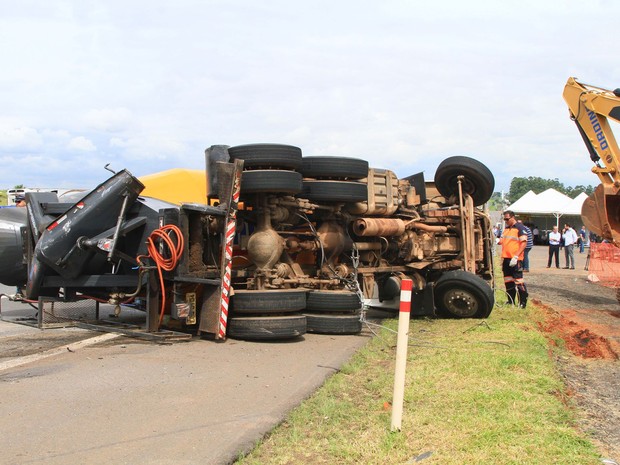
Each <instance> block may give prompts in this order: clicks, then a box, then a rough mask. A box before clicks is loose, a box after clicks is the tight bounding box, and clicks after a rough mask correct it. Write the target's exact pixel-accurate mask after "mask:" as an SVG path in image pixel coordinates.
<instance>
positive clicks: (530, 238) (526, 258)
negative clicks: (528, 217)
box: [517, 220, 534, 273]
mask: <svg viewBox="0 0 620 465" xmlns="http://www.w3.org/2000/svg"><path fill="white" fill-rule="evenodd" d="M517 223H519V224H521V225H523V229H525V233H526V234H527V244H526V246H525V250H524V251H523V271H524V272H526V273H529V272H530V250H532V247H534V235H533V234H532V230H531V229H530V228H528V227H527V226H525V225H524V224H523V221H521V220H517Z"/></svg>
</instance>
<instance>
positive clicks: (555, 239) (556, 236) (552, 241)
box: [547, 226, 562, 268]
mask: <svg viewBox="0 0 620 465" xmlns="http://www.w3.org/2000/svg"><path fill="white" fill-rule="evenodd" d="M560 239H562V235H561V234H560V231H558V227H557V226H554V227H553V231H551V232H550V233H549V260H547V268H551V260H552V259H553V257H554V256H555V267H556V268H559V267H560Z"/></svg>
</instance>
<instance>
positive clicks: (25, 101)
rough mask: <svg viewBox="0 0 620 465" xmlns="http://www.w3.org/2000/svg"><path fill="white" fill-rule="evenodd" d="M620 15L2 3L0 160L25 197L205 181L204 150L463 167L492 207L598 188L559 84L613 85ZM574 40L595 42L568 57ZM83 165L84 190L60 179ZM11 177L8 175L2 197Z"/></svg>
mask: <svg viewBox="0 0 620 465" xmlns="http://www.w3.org/2000/svg"><path fill="white" fill-rule="evenodd" d="M619 13H620V3H618V2H612V1H606V0H598V1H597V0H593V1H592V2H590V3H589V4H588V8H584V7H583V4H582V2H577V1H575V0H570V1H568V2H565V1H560V0H549V1H547V2H536V1H534V0H522V1H520V2H516V1H510V0H509V1H507V2H500V3H496V4H493V3H492V2H491V3H490V2H484V1H481V0H472V1H469V2H460V1H456V0H446V1H444V2H434V3H433V2H430V3H429V2H420V1H402V0H388V1H387V2H365V1H362V2H353V1H352V0H343V1H341V2H333V1H327V0H317V1H314V2H308V1H303V0H302V1H301V2H293V3H291V2H285V1H284V0H274V1H270V2H266V3H265V2H263V3H256V2H250V1H249V0H231V1H223V0H215V1H210V2H199V1H195V0H179V1H177V2H175V3H174V5H173V4H170V5H168V4H161V5H158V7H157V8H152V5H151V3H150V2H146V0H135V1H132V2H121V1H120V0H109V1H106V2H96V3H92V2H74V1H69V0H58V1H55V2H51V3H50V2H46V1H43V0H30V1H28V2H12V3H9V4H7V5H5V8H4V9H3V14H2V16H1V17H0V43H2V44H3V46H2V48H0V62H1V63H3V70H2V73H0V86H2V88H3V89H5V90H6V91H5V92H2V93H0V108H2V111H3V115H4V118H3V119H1V120H0V160H2V159H5V157H11V156H13V154H14V153H16V152H17V153H21V154H24V155H25V156H28V157H31V159H32V160H33V165H32V166H31V168H32V170H33V172H32V173H28V175H31V176H32V179H33V180H34V179H35V176H39V177H45V176H47V177H50V176H61V177H62V179H67V180H69V181H70V179H71V177H72V176H73V179H74V181H73V182H75V183H76V184H79V185H80V186H83V182H87V181H89V180H90V181H93V182H94V181H97V180H98V179H99V178H98V176H100V174H101V173H100V171H101V170H100V167H101V166H103V165H104V164H105V163H107V162H110V163H113V164H114V166H115V168H120V167H128V168H131V169H132V170H133V171H135V172H136V173H139V174H145V173H147V172H152V171H155V170H157V169H167V168H171V167H175V166H184V167H192V168H202V164H203V163H204V158H203V150H204V148H205V147H207V146H209V145H212V144H228V145H237V144H244V143H252V142H276V143H289V144H293V145H297V146H299V147H301V148H302V149H303V151H304V154H307V155H320V154H325V155H336V156H337V155H341V156H352V157H360V158H366V159H368V160H369V161H370V163H371V165H373V166H378V167H384V168H390V169H393V170H395V171H396V172H397V173H398V174H399V175H401V176H405V175H409V174H411V173H413V172H418V171H425V172H426V173H427V177H432V174H433V173H434V170H435V168H436V167H437V165H438V164H439V163H440V161H441V159H443V158H445V157H448V156H452V155H470V156H474V157H477V158H479V159H480V160H481V161H483V162H484V163H486V164H487V165H488V166H489V167H490V168H491V170H492V171H493V172H494V173H495V176H496V178H497V186H498V189H501V188H504V189H507V188H508V185H509V183H510V180H511V178H512V177H514V176H529V175H536V176H541V177H549V178H555V177H557V178H559V179H560V181H562V182H564V183H565V184H570V185H575V184H586V185H587V184H596V183H597V182H598V180H597V178H596V177H595V176H594V175H593V174H592V173H590V166H591V162H590V161H589V158H588V156H587V152H586V150H585V148H584V147H583V144H582V142H581V140H580V138H579V136H578V134H577V132H576V129H575V128H574V126H573V125H572V123H571V122H570V121H569V120H568V118H567V111H566V108H565V105H564V102H563V101H562V97H561V94H562V88H563V85H564V82H565V81H566V79H567V78H568V76H570V75H575V76H578V77H580V78H582V79H583V80H584V81H586V82H592V83H593V84H598V85H602V86H607V87H611V88H615V87H618V85H620V83H617V82H614V79H616V76H618V75H620V73H619V72H618V71H619V69H618V68H620V65H614V64H613V63H610V61H609V59H608V58H609V57H608V55H609V50H608V47H606V46H599V47H593V46H592V44H599V45H600V44H609V43H613V39H614V36H613V34H614V32H613V31H615V30H616V22H615V18H616V17H617V16H618V14H619ZM583 24H597V27H596V28H592V29H591V30H589V31H588V38H587V40H575V38H576V35H575V34H576V33H575V31H578V30H581V29H582V28H583ZM567 44H570V45H567ZM67 147H71V151H70V152H69V154H67V153H66V149H67ZM85 152H86V153H88V160H89V161H88V163H90V165H89V168H92V171H93V173H94V174H92V175H91V173H87V172H85V171H84V170H80V172H75V171H72V170H70V169H68V165H67V163H69V162H75V161H74V160H71V158H70V161H69V162H67V160H66V159H67V156H69V157H71V156H74V157H77V156H78V155H83V154H84V153H85ZM37 157H41V158H40V159H39V158H37ZM36 160H47V163H35V161H36ZM549 160H561V161H558V162H554V163H550V162H549ZM48 166H57V167H58V169H51V168H48ZM43 167H45V169H43ZM23 176H24V173H23V172H21V171H19V169H18V168H17V167H13V166H9V165H7V168H6V169H5V170H4V173H3V182H9V180H12V179H17V178H19V179H20V180H21V179H23ZM5 180H6V181H5ZM17 182H18V183H21V181H17ZM70 182H71V181H70ZM0 187H1V186H0Z"/></svg>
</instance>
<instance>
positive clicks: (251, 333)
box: [227, 315, 306, 341]
mask: <svg viewBox="0 0 620 465" xmlns="http://www.w3.org/2000/svg"><path fill="white" fill-rule="evenodd" d="M227 333H228V336H230V337H231V338H233V339H244V340H245V339H247V340H256V341H271V340H277V339H292V338H295V337H299V336H302V335H304V334H306V317H305V316H304V315H287V316H243V317H233V318H230V319H229V320H228V331H227Z"/></svg>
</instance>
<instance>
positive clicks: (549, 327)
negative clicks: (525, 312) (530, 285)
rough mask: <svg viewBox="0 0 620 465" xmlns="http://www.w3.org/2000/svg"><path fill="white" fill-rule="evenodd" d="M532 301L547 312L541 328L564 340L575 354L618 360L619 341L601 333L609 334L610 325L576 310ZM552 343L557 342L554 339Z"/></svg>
mask: <svg viewBox="0 0 620 465" xmlns="http://www.w3.org/2000/svg"><path fill="white" fill-rule="evenodd" d="M532 303H533V304H535V305H537V306H539V307H541V308H543V309H544V310H545V311H546V312H547V318H546V320H545V322H544V323H541V324H540V328H541V329H542V330H543V331H544V332H546V333H550V334H552V335H555V336H558V337H560V338H562V340H564V343H565V344H566V348H567V349H568V350H570V351H571V352H572V353H573V354H575V355H577V356H579V357H582V358H597V359H606V360H618V349H620V348H619V347H618V345H619V344H618V343H617V341H614V340H612V341H610V340H609V339H607V338H606V337H604V336H599V334H608V333H609V332H608V329H609V328H608V327H607V326H605V325H601V324H600V323H595V322H592V321H588V319H587V318H583V317H582V318H580V315H579V314H578V313H577V312H575V311H574V310H569V309H562V310H559V311H557V310H555V309H553V308H551V307H549V306H548V305H545V304H544V303H542V302H541V301H540V300H538V299H532ZM551 343H552V344H555V342H554V341H553V339H552V340H551Z"/></svg>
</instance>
